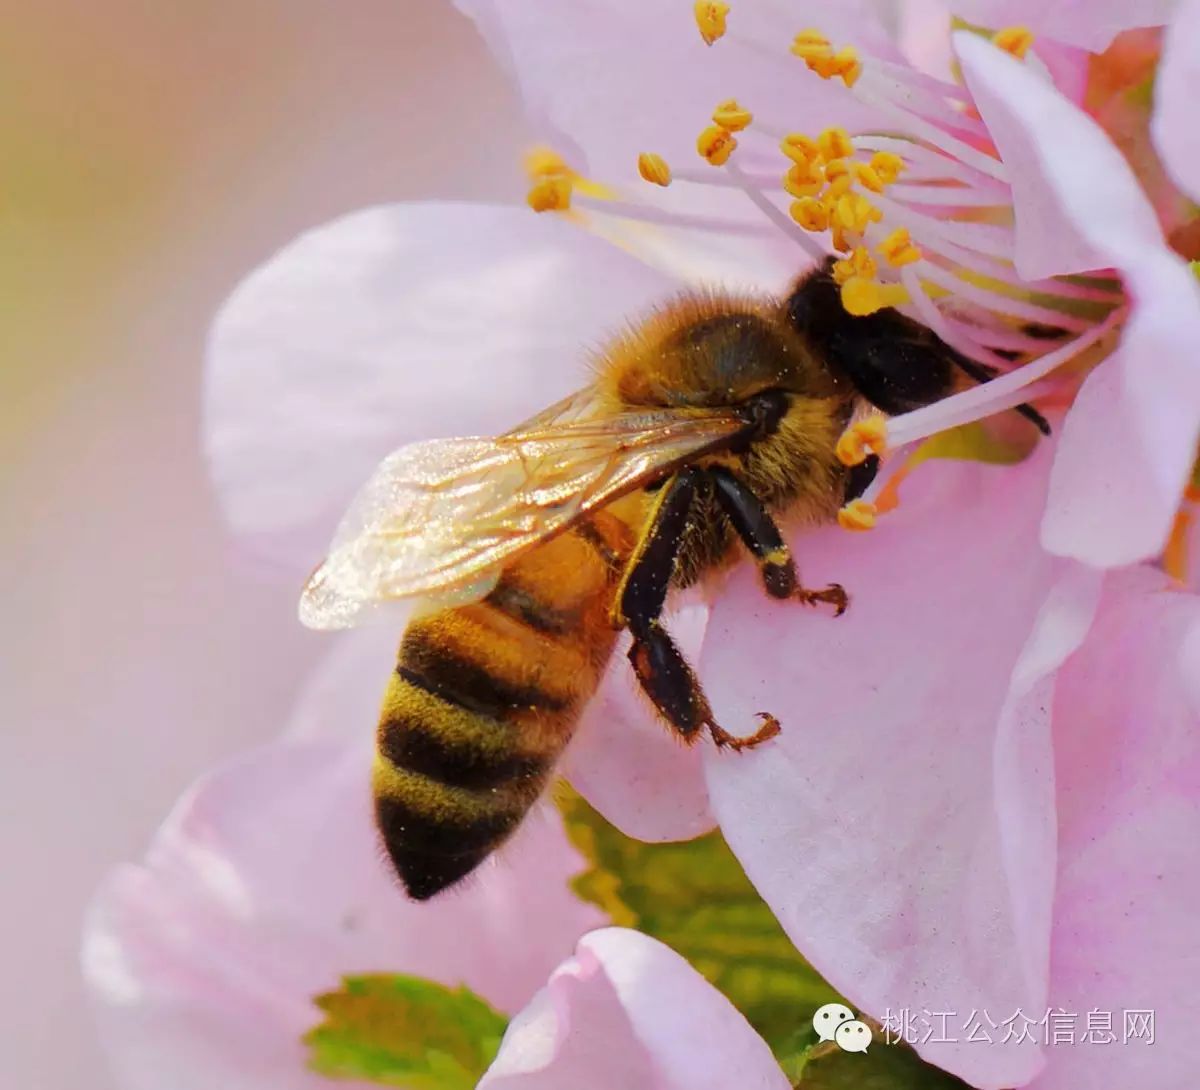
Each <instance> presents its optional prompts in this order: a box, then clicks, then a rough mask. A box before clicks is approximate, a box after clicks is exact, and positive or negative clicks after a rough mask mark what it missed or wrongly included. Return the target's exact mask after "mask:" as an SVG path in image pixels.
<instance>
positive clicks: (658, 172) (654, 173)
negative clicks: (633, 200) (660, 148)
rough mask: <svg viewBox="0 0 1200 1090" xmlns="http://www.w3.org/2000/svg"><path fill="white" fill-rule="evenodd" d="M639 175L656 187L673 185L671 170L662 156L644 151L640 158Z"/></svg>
mask: <svg viewBox="0 0 1200 1090" xmlns="http://www.w3.org/2000/svg"><path fill="white" fill-rule="evenodd" d="M638 173H639V174H640V175H641V176H642V177H643V178H645V179H646V181H648V182H653V183H654V184H655V185H670V184H671V168H670V167H669V166H667V161H666V159H664V158H663V157H662V156H661V155H655V154H654V153H653V152H650V151H644V152H642V154H641V155H639V156H638Z"/></svg>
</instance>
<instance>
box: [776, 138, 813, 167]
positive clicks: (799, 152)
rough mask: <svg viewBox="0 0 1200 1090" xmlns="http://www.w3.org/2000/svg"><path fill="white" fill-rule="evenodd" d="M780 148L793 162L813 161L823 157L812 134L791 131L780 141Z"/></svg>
mask: <svg viewBox="0 0 1200 1090" xmlns="http://www.w3.org/2000/svg"><path fill="white" fill-rule="evenodd" d="M779 150H780V151H782V152H783V154H784V155H786V156H787V157H788V158H789V159H791V160H792V162H793V163H801V164H804V163H812V162H815V161H816V160H817V159H819V158H820V157H821V149H820V147H819V146H818V145H817V142H816V141H815V140H814V139H813V138H812V137H811V136H805V135H804V133H802V132H790V133H788V134H787V136H785V137H784V138H783V139H782V140H781V141H780V142H779Z"/></svg>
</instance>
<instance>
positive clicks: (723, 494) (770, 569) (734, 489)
mask: <svg viewBox="0 0 1200 1090" xmlns="http://www.w3.org/2000/svg"><path fill="white" fill-rule="evenodd" d="M708 476H709V479H710V480H711V481H712V482H713V489H714V491H715V493H716V497H717V502H718V503H719V504H720V505H721V510H722V511H724V512H725V515H726V517H727V518H728V519H729V521H730V523H731V524H732V525H733V528H734V529H735V530H736V531H737V534H738V537H740V538H741V539H742V543H743V544H744V545H745V546H746V548H747V549H748V550H749V551H750V553H751V555H752V556H753V557H754V559H755V560H756V561H757V562H758V570H759V573H760V574H761V576H762V584H763V588H764V589H765V590H766V592H767V593H768V594H769V595H770V596H771V597H772V598H779V599H786V598H794V599H796V600H797V601H799V602H803V603H804V604H805V605H817V604H818V603H820V602H824V603H827V604H829V605H831V606H833V607H834V616H835V617H840V616H841V615H842V614H843V613H845V612H846V606H848V605H849V604H850V597H849V595H847V594H846V591H845V588H843V587H842V585H841V584H840V583H830V584H829V586H827V587H826V588H825V589H824V590H809V589H808V588H807V587H804V586H802V585H801V584H800V577H799V575H798V574H797V573H796V562H795V561H794V560H793V559H792V554H791V551H790V550H789V549H788V547H787V542H785V541H784V540H783V535H782V534H781V533H780V532H779V527H778V526H776V525H775V520H774V519H773V518H771V515H770V513H769V512H768V511H767V509H766V508H765V507H763V505H762V501H761V500H759V498H758V497H757V496H756V495H755V494H754V493H753V492H752V491H751V490H750V488H749V487H747V486H746V485H745V484H744V483H743V482H742V481H741V480H740V479H739V478H738V477H737V476H736V474H734V473H733V472H731V471H730V470H728V469H726V468H725V467H724V466H718V467H715V468H713V469H710V470H709V471H708ZM863 487H864V488H865V487H866V485H863Z"/></svg>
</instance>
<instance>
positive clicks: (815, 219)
mask: <svg viewBox="0 0 1200 1090" xmlns="http://www.w3.org/2000/svg"><path fill="white" fill-rule="evenodd" d="M790 211H791V215H792V219H794V220H795V221H796V222H797V223H798V224H800V226H801V227H803V228H804V229H805V230H806V231H826V230H828V229H829V213H828V212H827V211H826V210H825V207H824V206H823V205H822V204H821V202H820V201H817V200H814V199H813V198H812V197H801V198H800V199H799V200H798V201H792V207H791V210H790Z"/></svg>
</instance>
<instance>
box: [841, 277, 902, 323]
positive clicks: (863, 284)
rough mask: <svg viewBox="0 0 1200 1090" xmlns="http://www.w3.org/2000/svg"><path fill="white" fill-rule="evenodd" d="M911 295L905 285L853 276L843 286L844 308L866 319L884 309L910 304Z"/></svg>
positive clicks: (847, 311)
mask: <svg viewBox="0 0 1200 1090" xmlns="http://www.w3.org/2000/svg"><path fill="white" fill-rule="evenodd" d="M909 301H910V299H909V294H908V291H907V290H906V289H905V287H904V285H903V284H880V283H878V282H876V281H874V280H865V279H863V278H862V277H861V276H852V277H851V278H850V279H849V280H847V281H846V282H845V283H844V284H843V285H842V306H843V307H845V308H846V313H847V314H853V315H854V316H855V317H856V318H864V317H866V316H867V315H868V314H874V313H875V312H876V311H877V310H882V309H883V308H884V307H898V306H901V305H902V304H904V303H907V302H909Z"/></svg>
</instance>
